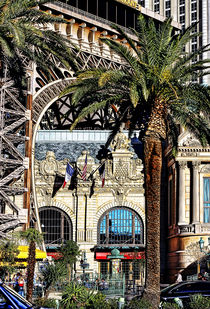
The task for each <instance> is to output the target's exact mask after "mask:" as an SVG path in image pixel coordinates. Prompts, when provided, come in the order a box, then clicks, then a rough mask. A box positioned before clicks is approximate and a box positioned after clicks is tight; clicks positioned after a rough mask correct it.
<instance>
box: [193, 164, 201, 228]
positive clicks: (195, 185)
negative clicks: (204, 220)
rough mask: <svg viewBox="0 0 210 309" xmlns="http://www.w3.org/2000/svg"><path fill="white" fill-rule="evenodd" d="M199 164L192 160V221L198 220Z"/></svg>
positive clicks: (196, 221)
mask: <svg viewBox="0 0 210 309" xmlns="http://www.w3.org/2000/svg"><path fill="white" fill-rule="evenodd" d="M199 166H200V162H198V161H193V162H192V167H193V194H192V198H193V201H192V206H193V209H192V211H193V213H192V223H198V222H199V221H200V216H199V212H200V209H199Z"/></svg>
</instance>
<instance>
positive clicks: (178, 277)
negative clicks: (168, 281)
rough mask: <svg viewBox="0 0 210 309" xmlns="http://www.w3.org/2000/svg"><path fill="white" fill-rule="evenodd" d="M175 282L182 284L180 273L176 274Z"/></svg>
mask: <svg viewBox="0 0 210 309" xmlns="http://www.w3.org/2000/svg"><path fill="white" fill-rule="evenodd" d="M176 282H177V283H178V282H182V274H181V271H179V272H178V274H177V278H176Z"/></svg>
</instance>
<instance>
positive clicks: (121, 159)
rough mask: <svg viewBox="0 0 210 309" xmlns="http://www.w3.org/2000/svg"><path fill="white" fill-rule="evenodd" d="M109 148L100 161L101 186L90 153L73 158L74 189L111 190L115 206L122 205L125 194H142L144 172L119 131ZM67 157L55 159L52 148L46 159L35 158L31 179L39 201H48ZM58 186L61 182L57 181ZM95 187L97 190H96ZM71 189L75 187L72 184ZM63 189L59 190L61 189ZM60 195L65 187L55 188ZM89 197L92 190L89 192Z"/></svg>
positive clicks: (63, 170)
mask: <svg viewBox="0 0 210 309" xmlns="http://www.w3.org/2000/svg"><path fill="white" fill-rule="evenodd" d="M112 146H113V151H112V152H111V155H110V157H109V158H108V159H104V158H103V160H102V161H101V163H103V162H104V164H105V185H104V186H103V187H102V180H101V175H100V173H99V164H96V163H95V160H94V158H93V157H91V156H90V153H89V151H88V150H85V151H82V153H81V155H80V156H79V158H78V159H77V162H76V166H77V168H78V171H77V173H78V177H77V192H78V190H79V192H80V193H81V194H88V195H89V193H88V192H89V191H90V192H93V194H94V191H95V192H96V191H97V192H98V193H100V194H103V192H106V191H111V192H112V194H113V197H114V200H115V204H116V205H119V206H120V205H123V203H124V202H125V200H126V198H127V195H128V193H129V192H130V191H131V190H133V192H139V193H141V194H143V193H144V188H143V183H144V175H143V173H142V171H143V164H142V161H141V160H140V159H133V153H132V152H131V151H129V150H128V149H129V139H128V138H127V137H126V135H125V134H124V133H123V132H119V133H118V134H117V135H116V138H115V140H114V141H113V143H112ZM86 156H87V177H86V181H85V180H83V179H82V177H81V175H82V171H83V167H84V164H85V158H86ZM67 161H68V160H67V159H65V160H62V161H58V160H56V157H55V154H54V152H52V151H48V152H47V154H46V159H45V160H43V161H37V160H36V164H35V181H36V193H37V196H38V197H39V202H40V201H42V202H43V201H44V203H45V204H46V205H51V204H52V198H54V197H52V194H53V188H54V183H55V177H56V176H57V175H58V174H59V175H61V176H63V177H64V175H65V170H66V163H67ZM61 185H62V184H61ZM96 188H97V190H96ZM74 189H75V187H74ZM62 190H63V191H62ZM59 192H62V194H64V192H65V194H66V193H68V194H69V191H68V186H66V187H65V189H61V188H60V189H59ZM90 196H92V193H91V194H90Z"/></svg>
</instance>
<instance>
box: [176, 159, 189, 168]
mask: <svg viewBox="0 0 210 309" xmlns="http://www.w3.org/2000/svg"><path fill="white" fill-rule="evenodd" d="M178 164H179V168H180V169H185V168H186V167H187V161H178Z"/></svg>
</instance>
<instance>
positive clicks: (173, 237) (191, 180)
mask: <svg viewBox="0 0 210 309" xmlns="http://www.w3.org/2000/svg"><path fill="white" fill-rule="evenodd" d="M168 168H169V186H168V187H169V196H171V198H170V200H169V205H168V212H169V222H168V226H169V238H168V244H169V250H168V268H169V273H170V276H169V279H170V281H171V282H173V281H174V280H175V274H177V272H178V270H180V269H181V270H184V269H186V268H190V265H191V264H192V263H195V264H196V263H197V262H199V260H200V259H201V258H202V257H204V254H201V253H200V249H199V246H198V241H199V239H200V237H202V238H203V239H204V241H205V243H206V244H207V238H208V237H209V235H210V218H208V217H207V216H205V217H204V178H209V177H210V148H209V146H207V147H202V146H201V144H200V142H199V141H198V140H197V139H196V138H195V137H194V136H193V134H192V133H191V134H190V133H188V132H183V133H182V134H180V136H179V148H178V154H177V156H176V161H174V160H169V161H168ZM189 246H190V247H195V248H197V251H198V252H197V254H194V253H193V252H191V254H189ZM195 264H194V265H195ZM202 267H203V268H206V267H207V266H205V265H204V264H203V266H202ZM190 272H191V273H193V272H194V273H195V272H196V269H195V267H194V269H192V270H190V271H189V273H190Z"/></svg>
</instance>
